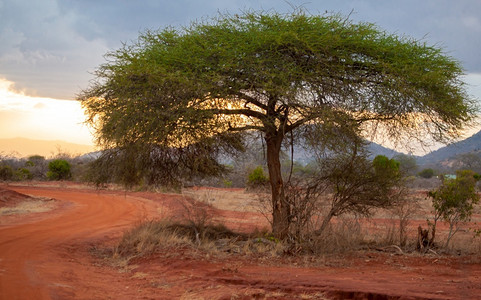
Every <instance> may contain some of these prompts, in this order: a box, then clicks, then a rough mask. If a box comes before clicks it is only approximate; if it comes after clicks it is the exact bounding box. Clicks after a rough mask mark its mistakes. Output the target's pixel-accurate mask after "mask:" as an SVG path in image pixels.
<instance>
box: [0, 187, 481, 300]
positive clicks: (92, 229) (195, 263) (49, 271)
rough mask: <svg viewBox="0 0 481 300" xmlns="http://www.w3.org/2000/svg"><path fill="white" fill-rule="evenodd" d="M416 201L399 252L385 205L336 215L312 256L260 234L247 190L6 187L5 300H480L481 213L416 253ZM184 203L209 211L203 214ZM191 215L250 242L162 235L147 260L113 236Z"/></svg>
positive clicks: (1, 231)
mask: <svg viewBox="0 0 481 300" xmlns="http://www.w3.org/2000/svg"><path fill="white" fill-rule="evenodd" d="M413 197H418V198H419V199H420V203H421V206H420V209H418V210H417V211H416V212H415V213H414V214H412V215H411V216H410V222H409V224H408V237H409V238H408V245H407V246H406V247H404V248H403V250H400V249H399V248H396V247H393V246H391V245H392V244H393V243H395V242H396V239H397V234H398V233H397V229H396V227H395V226H397V225H396V224H397V222H398V221H397V220H396V217H393V216H392V215H391V213H389V212H386V211H380V212H379V213H378V214H376V215H375V216H374V218H372V219H371V220H353V219H349V218H346V219H337V220H335V221H334V222H333V223H334V224H333V226H332V227H333V228H332V230H333V232H334V234H333V237H332V239H330V240H329V241H328V242H329V243H330V245H331V246H332V249H331V250H330V251H327V252H326V253H325V254H322V255H319V254H317V255H309V254H296V253H292V251H286V249H285V248H282V245H280V243H277V242H276V241H275V240H272V239H269V238H268V236H266V235H263V232H264V230H265V229H266V228H268V226H269V224H268V222H267V221H266V219H265V218H264V216H263V214H262V213H261V212H260V210H261V209H260V208H259V201H258V197H257V195H256V193H248V192H246V191H244V190H243V189H213V188H209V189H207V188H197V189H193V188H191V189H188V190H185V191H184V192H183V194H169V193H154V192H125V191H121V190H115V189H110V190H96V189H93V188H89V187H86V186H82V185H77V184H73V183H66V182H60V183H59V182H54V183H52V182H49V183H40V182H38V183H36V182H34V183H28V184H27V183H21V184H15V185H13V184H9V185H2V186H0V299H481V283H480V282H481V255H480V253H481V252H480V248H481V242H480V240H479V237H478V238H474V233H473V232H472V231H470V230H469V228H471V227H473V226H474V224H475V223H476V222H479V221H480V220H481V214H480V211H479V207H477V208H476V211H475V215H474V217H473V221H472V223H470V224H465V226H464V227H463V230H462V231H460V232H459V233H457V235H456V236H455V238H454V240H453V241H452V245H454V247H453V248H451V249H450V250H449V251H445V250H443V249H437V250H436V251H432V252H428V253H426V254H420V253H419V252H417V251H415V246H414V241H415V238H416V234H417V226H418V225H420V224H421V225H423V226H426V217H427V216H428V215H429V211H430V207H429V201H428V200H425V199H424V198H425V192H423V191H418V192H416V193H415V194H413ZM186 203H190V204H192V203H195V204H196V206H195V207H204V208H205V209H204V210H200V211H201V212H202V213H200V214H199V211H191V210H189V207H191V206H188V205H186ZM196 214H198V217H199V218H200V219H198V220H197V221H199V220H201V221H205V222H206V223H207V222H212V223H222V224H224V225H226V226H227V227H228V228H229V229H231V230H234V231H239V232H243V233H252V232H256V233H255V234H254V236H255V237H257V239H250V240H242V241H241V240H240V239H239V238H226V237H219V238H218V239H217V240H216V239H214V240H210V241H209V242H205V243H204V242H200V241H199V240H197V241H196V240H194V242H192V241H190V240H187V239H181V238H174V237H173V236H169V235H164V236H163V237H162V238H163V243H161V244H160V245H157V248H155V249H150V251H147V252H148V253H146V254H144V255H135V254H132V255H130V256H129V255H121V254H122V253H121V252H122V248H121V246H119V245H121V243H119V241H120V240H122V238H123V239H125V235H124V236H123V234H124V232H126V231H128V230H130V229H131V228H133V227H135V226H137V225H139V224H142V223H144V222H145V221H151V220H158V219H169V220H171V221H176V220H177V219H179V218H184V219H186V218H187V219H189V218H191V219H192V218H193V216H194V217H196ZM146 224H154V223H153V222H150V223H149V222H147V223H146ZM446 229H447V228H446V227H445V226H444V227H443V226H441V230H440V231H439V232H440V233H439V236H438V239H439V240H440V241H441V242H442V241H443V240H444V237H445V235H446ZM131 232H132V231H131ZM136 234H137V235H139V233H138V232H137V233H136ZM136 247H140V246H139V245H138V244H137V245H136ZM148 250H149V249H148ZM294 252H295V251H294Z"/></svg>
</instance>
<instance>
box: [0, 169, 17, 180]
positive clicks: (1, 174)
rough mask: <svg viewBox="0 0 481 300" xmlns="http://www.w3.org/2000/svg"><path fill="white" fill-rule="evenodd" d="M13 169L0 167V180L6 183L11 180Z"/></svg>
mask: <svg viewBox="0 0 481 300" xmlns="http://www.w3.org/2000/svg"><path fill="white" fill-rule="evenodd" d="M13 175H14V174H13V169H12V167H10V166H0V180H3V181H7V180H12V179H13Z"/></svg>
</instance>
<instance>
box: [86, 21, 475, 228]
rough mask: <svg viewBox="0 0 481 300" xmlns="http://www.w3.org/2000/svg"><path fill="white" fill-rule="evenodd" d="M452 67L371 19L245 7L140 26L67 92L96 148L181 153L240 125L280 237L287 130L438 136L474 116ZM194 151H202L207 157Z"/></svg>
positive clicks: (290, 133)
mask: <svg viewBox="0 0 481 300" xmlns="http://www.w3.org/2000/svg"><path fill="white" fill-rule="evenodd" d="M462 74H463V71H462V68H461V67H460V64H459V63H458V62H457V61H456V60H454V59H453V58H451V57H449V56H446V55H445V54H444V53H443V50H442V49H439V48H437V47H432V46H429V45H426V43H424V42H422V41H416V40H412V39H408V38H405V37H398V36H396V35H391V34H388V33H386V32H384V31H382V30H380V29H378V28H377V27H376V26H375V25H373V24H369V23H354V22H352V21H351V20H349V19H346V18H343V17H342V16H339V15H325V16H316V15H308V14H306V13H303V12H294V13H292V14H287V15H281V14H278V13H262V12H260V13H257V12H246V13H244V14H242V15H220V16H218V17H217V18H214V19H212V20H211V21H205V22H195V23H192V24H191V25H190V26H188V27H186V28H180V29H176V28H166V29H162V30H158V31H146V32H144V33H142V34H140V36H139V39H138V40H137V41H136V42H134V43H133V44H130V45H127V44H126V45H124V46H123V47H122V48H120V49H118V50H115V51H112V52H110V53H108V54H107V62H106V63H105V64H103V65H101V66H100V67H99V68H98V69H97V71H96V72H95V76H96V81H94V82H93V83H92V84H91V85H90V87H88V88H87V89H85V90H84V91H82V93H81V94H80V95H79V97H78V99H79V100H81V101H82V105H83V107H84V108H85V110H86V114H87V116H88V123H90V124H91V125H93V126H94V127H95V129H96V132H97V137H98V142H99V144H100V145H101V146H103V147H104V148H106V149H109V148H110V149H112V148H116V149H122V148H124V147H125V148H126V147H129V146H131V145H134V144H138V145H142V147H144V149H149V147H153V148H161V149H175V150H177V151H178V152H179V153H182V149H185V148H186V147H198V148H203V147H208V148H209V147H211V148H215V149H218V147H217V145H218V144H217V141H218V139H221V138H227V139H223V141H227V142H225V143H221V146H222V147H224V149H227V150H241V149H242V147H239V141H241V140H242V136H243V134H244V133H249V132H253V131H255V132H260V133H261V136H262V137H263V139H264V141H265V145H266V159H267V166H268V171H269V180H270V185H271V191H272V208H273V210H272V211H273V232H274V233H275V234H276V235H277V236H279V237H284V236H285V235H286V234H287V231H288V227H289V215H290V207H289V205H288V203H287V202H286V201H285V194H284V185H285V182H284V181H285V179H283V178H282V173H281V163H280V152H281V148H282V146H283V142H284V141H285V140H287V138H289V139H290V138H292V139H295V138H296V137H298V136H299V135H300V134H302V133H303V132H305V131H308V130H309V125H311V124H323V125H333V126H334V125H335V126H339V127H343V126H351V124H355V126H356V127H359V126H360V127H361V129H362V131H363V132H365V133H372V131H371V130H374V129H376V128H377V129H378V130H381V131H382V133H383V135H385V136H387V137H391V138H396V139H397V138H399V137H411V138H421V139H422V140H425V134H429V135H431V137H432V138H433V139H434V140H437V141H445V140H448V139H450V138H453V137H455V136H457V134H458V131H459V130H460V129H461V128H462V127H463V124H464V123H465V122H467V121H469V120H471V119H472V117H473V115H474V105H473V102H471V101H469V100H468V97H467V95H466V93H465V90H464V84H463V82H462V81H460V79H459V78H460V75H462ZM320 128H322V126H320ZM231 142H234V143H237V144H235V145H236V146H235V147H231V146H232V144H231ZM206 145H207V146H206ZM147 152H148V151H147ZM204 152H206V153H205V154H206V157H204V160H215V155H210V153H211V152H212V151H204ZM213 153H214V154H216V153H218V152H213ZM180 157H181V156H180ZM190 158H192V157H190ZM196 159H197V158H196V157H194V158H193V161H194V163H193V164H192V166H196V167H198V166H199V165H198V164H196V163H195V160H196ZM201 165H202V164H201ZM207 165H208V164H207ZM189 166H190V165H189ZM193 169H195V168H193ZM197 170H201V169H197ZM219 170H220V169H219Z"/></svg>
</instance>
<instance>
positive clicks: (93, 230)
mask: <svg viewBox="0 0 481 300" xmlns="http://www.w3.org/2000/svg"><path fill="white" fill-rule="evenodd" d="M10 188H11V189H13V190H15V191H17V192H20V193H24V194H29V195H34V196H44V197H51V198H54V199H56V200H58V201H62V202H69V203H71V204H72V205H68V206H65V207H64V208H61V209H59V210H58V211H55V212H53V213H52V214H50V215H48V218H47V219H43V220H39V221H35V222H32V223H27V224H19V225H7V226H2V227H0V299H9V300H11V299H53V298H57V297H58V293H57V292H56V291H55V290H56V289H59V288H63V289H64V290H65V289H70V290H71V291H70V293H71V294H70V296H73V295H75V294H76V292H77V291H76V288H75V283H76V282H75V281H76V280H78V276H76V275H75V274H76V270H75V269H74V270H71V268H75V265H72V263H69V261H68V255H62V251H64V252H65V251H69V247H68V245H75V244H79V243H85V242H88V241H89V240H92V241H93V240H95V239H99V238H103V237H105V236H106V235H107V234H109V233H111V232H112V231H113V230H117V231H118V230H119V229H120V228H123V227H127V226H128V225H130V224H132V223H134V222H136V221H138V220H140V219H141V218H142V217H145V216H146V215H147V214H148V213H149V212H148V209H149V208H148V207H146V206H145V204H146V203H142V202H139V201H132V200H130V199H129V197H127V196H126V197H119V195H113V194H109V193H95V192H92V191H90V192H82V191H76V190H59V189H56V190H53V189H46V188H30V187H28V188H27V187H13V188H12V187H10ZM74 250H75V249H73V251H74ZM66 274H70V276H71V278H72V281H73V282H72V284H71V285H68V284H64V283H61V282H64V281H65V278H64V277H65V276H66ZM67 279H68V278H67ZM56 295H57V296H56ZM77 296H78V295H77Z"/></svg>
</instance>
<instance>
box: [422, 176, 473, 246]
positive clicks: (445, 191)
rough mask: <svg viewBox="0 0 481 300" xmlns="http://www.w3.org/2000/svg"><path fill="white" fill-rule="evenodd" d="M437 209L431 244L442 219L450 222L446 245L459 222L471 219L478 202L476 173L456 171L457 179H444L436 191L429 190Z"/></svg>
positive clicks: (457, 227)
mask: <svg viewBox="0 0 481 300" xmlns="http://www.w3.org/2000/svg"><path fill="white" fill-rule="evenodd" d="M429 196H430V197H431V198H432V202H433V208H434V211H435V216H434V223H433V229H432V230H433V231H432V238H431V244H432V243H433V242H434V237H435V234H436V223H437V221H438V219H442V220H444V221H445V222H447V223H448V224H449V233H448V238H447V240H446V244H445V247H446V248H447V247H448V245H449V242H450V241H451V239H452V237H453V236H454V234H455V233H456V232H458V230H459V224H460V223H461V222H466V221H469V220H470V219H471V215H472V213H473V207H474V204H476V203H478V201H479V196H478V194H477V193H476V179H475V173H474V172H473V171H470V170H462V171H458V172H456V179H444V180H443V184H442V185H441V186H440V187H439V188H438V189H437V190H434V191H431V192H429Z"/></svg>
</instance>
